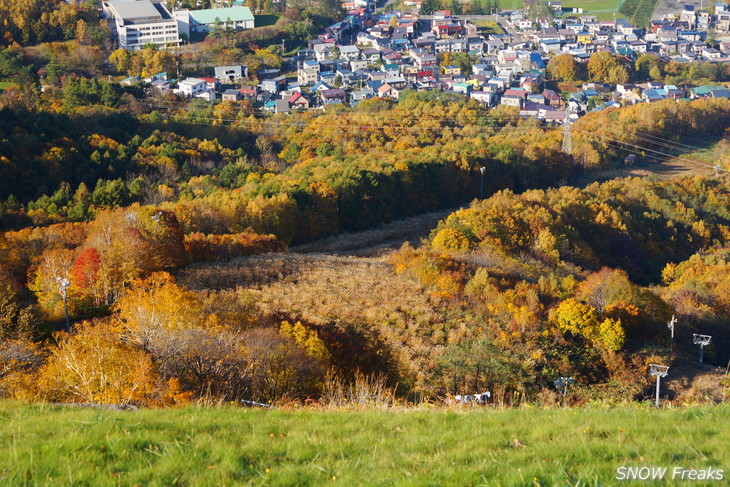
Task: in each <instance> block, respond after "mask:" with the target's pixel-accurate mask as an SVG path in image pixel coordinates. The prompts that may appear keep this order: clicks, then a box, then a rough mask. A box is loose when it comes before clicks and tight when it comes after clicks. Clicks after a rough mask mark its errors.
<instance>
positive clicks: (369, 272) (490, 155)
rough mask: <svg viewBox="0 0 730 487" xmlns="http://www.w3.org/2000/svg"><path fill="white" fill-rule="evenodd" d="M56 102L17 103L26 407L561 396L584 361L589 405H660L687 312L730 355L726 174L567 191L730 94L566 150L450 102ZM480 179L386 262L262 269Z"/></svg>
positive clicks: (5, 361)
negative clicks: (40, 402) (361, 386)
mask: <svg viewBox="0 0 730 487" xmlns="http://www.w3.org/2000/svg"><path fill="white" fill-rule="evenodd" d="M42 96H43V97H44V100H43V103H42V106H43V107H45V108H43V109H39V108H37V107H33V106H22V104H16V105H15V106H12V107H6V108H4V109H2V111H1V112H0V198H2V203H1V204H0V211H1V213H0V224H1V225H2V227H3V230H4V231H3V232H2V234H0V275H1V276H2V282H3V283H4V285H3V288H2V289H1V290H0V295H1V296H0V333H1V335H0V340H1V341H0V361H1V362H2V365H3V368H2V371H3V372H2V374H1V375H0V391H1V392H2V394H4V395H6V396H15V397H19V398H24V399H29V398H43V399H48V400H52V401H62V402H63V401H80V402H116V403H134V404H140V405H176V404H182V403H186V402H188V401H190V400H193V399H195V398H208V399H211V398H212V399H220V400H223V399H225V400H234V399H253V400H263V401H281V400H290V399H294V400H299V401H303V400H304V399H306V398H308V397H309V398H314V399H321V398H323V397H327V394H328V391H329V392H331V391H332V387H334V385H336V384H340V385H342V384H345V383H348V381H352V380H354V379H355V378H356V377H358V376H360V375H359V374H373V375H369V377H371V378H377V380H382V381H384V383H385V384H388V385H389V386H391V387H393V388H395V391H396V394H397V395H398V396H399V397H401V398H408V399H416V398H422V399H434V398H438V397H443V396H444V395H445V394H450V393H461V392H474V390H481V389H482V388H489V389H490V390H494V391H495V392H499V393H500V394H501V396H502V397H503V398H504V397H511V398H514V397H522V396H527V397H529V398H530V399H536V398H539V397H542V398H545V399H546V400H548V399H549V398H550V397H552V396H551V395H552V394H554V393H553V392H551V391H550V388H551V385H552V380H554V378H555V377H556V376H558V375H567V374H570V375H573V376H575V377H576V378H577V379H578V382H579V383H580V384H581V386H580V387H579V388H578V391H579V392H580V394H579V395H578V396H576V397H577V399H576V400H580V401H587V400H590V399H593V398H597V397H606V398H611V399H617V398H641V397H643V396H642V395H643V393H644V389H645V387H646V386H647V385H648V382H647V379H646V377H645V376H646V371H645V367H646V364H647V363H649V362H657V361H658V362H662V363H664V362H668V361H671V360H672V359H673V356H672V355H671V353H670V351H669V349H668V345H669V342H668V340H667V333H666V322H667V321H668V319H669V317H671V315H672V314H675V315H677V316H678V317H679V318H680V321H681V322H682V324H683V327H684V328H683V331H682V333H683V334H685V335H686V334H687V333H690V332H691V331H692V330H696V331H702V332H707V331H708V330H709V331H712V333H711V334H713V335H714V336H716V344H715V346H714V348H710V349H708V350H707V354H708V355H707V356H708V361H710V362H711V363H715V364H720V363H723V361H725V362H726V361H727V360H728V358H729V357H727V356H726V353H727V352H726V351H727V350H728V347H727V336H728V335H727V333H728V330H727V317H728V313H730V307H729V305H728V302H727V301H728V295H729V294H728V291H729V290H728V289H727V283H728V282H730V279H728V276H727V269H728V265H729V264H728V250H727V249H728V248H729V247H730V245H729V244H728V239H730V214H729V213H728V208H730V205H728V203H730V201H728V186H727V182H723V181H722V180H717V179H703V178H699V177H698V178H695V179H683V180H677V181H655V180H648V179H620V180H613V181H608V182H605V183H602V184H598V183H596V184H593V185H589V186H587V187H585V188H583V189H578V188H575V187H571V186H567V185H565V183H569V182H570V181H571V179H572V178H573V177H575V176H577V175H580V174H584V173H586V172H590V171H594V170H600V169H603V168H607V167H612V166H615V165H616V164H618V163H620V162H617V161H623V158H624V157H625V156H626V155H627V154H629V153H635V152H636V151H635V150H634V147H633V146H635V145H640V146H642V147H645V148H647V147H648V148H651V147H659V148H662V147H663V146H662V145H661V144H662V142H661V141H662V140H666V139H669V140H679V139H678V138H679V137H681V136H692V137H699V136H714V137H718V136H723V135H724V131H725V129H726V128H727V124H728V120H730V116H729V115H730V113H728V112H729V111H730V102H728V101H727V100H697V101H693V102H688V101H682V102H679V103H677V102H675V101H667V102H660V103H654V104H644V105H640V106H636V107H629V108H625V109H619V110H607V111H604V112H598V113H595V114H590V115H588V116H586V117H583V118H582V119H581V120H580V121H579V122H578V123H576V124H575V125H574V142H573V153H572V154H564V153H562V152H561V151H560V147H561V143H562V130H560V129H557V128H551V127H547V126H542V125H539V124H538V123H536V122H534V121H526V120H521V119H519V118H518V117H517V113H516V112H513V111H511V110H509V109H504V108H500V109H495V110H486V109H484V108H483V107H481V106H479V105H477V104H476V103H475V102H473V101H469V100H466V99H464V98H461V97H455V96H450V95H443V94H436V93H407V92H406V93H403V94H402V95H401V98H400V100H399V101H397V102H395V101H392V100H383V99H376V100H371V101H366V102H363V103H361V104H360V105H359V107H358V108H357V109H353V110H350V109H344V108H335V109H333V110H328V111H326V112H323V113H317V114H314V113H311V112H308V113H303V114H294V115H291V116H288V117H284V116H280V115H274V116H262V115H261V114H258V113H256V112H255V110H253V109H251V108H250V107H246V105H245V103H241V104H236V105H234V104H230V103H226V102H223V103H220V104H218V105H215V106H211V105H207V104H201V103H199V102H198V101H192V102H189V103H180V102H177V101H173V100H169V99H160V100H158V101H157V102H156V103H157V105H156V106H154V107H149V106H147V107H146V106H140V105H138V104H135V101H134V100H135V98H134V95H133V94H132V93H130V92H124V91H123V90H121V88H119V87H117V86H116V85H110V84H107V83H105V82H103V81H85V80H82V79H79V80H78V81H76V82H72V83H66V84H65V85H64V87H63V88H62V89H60V90H53V89H50V90H48V91H47V92H46V93H44V94H43V95H42ZM647 136H652V137H654V139H651V138H649V137H647ZM640 157H641V156H640ZM480 168H484V180H483V187H482V184H481V183H482V180H481V173H480ZM561 184H562V185H563V186H561V187H558V186H560V185H561ZM556 187H557V188H556ZM549 188H553V189H549ZM482 191H483V193H484V195H485V196H487V197H486V198H485V199H483V200H475V201H474V202H473V203H472V204H471V206H470V207H469V208H466V209H462V210H459V211H457V212H455V213H454V214H452V215H451V216H449V217H448V218H447V219H445V220H444V221H443V222H442V223H441V224H440V225H439V226H438V228H437V229H435V230H434V232H433V234H432V235H431V237H430V238H429V239H428V240H427V241H426V242H425V243H424V245H423V246H420V247H413V246H405V247H403V248H402V249H401V250H400V251H398V252H395V253H393V254H392V255H391V256H390V257H389V258H388V260H387V261H384V260H379V259H373V260H372V261H365V262H360V263H356V264H355V263H351V262H348V261H347V259H344V260H338V259H333V260H331V261H330V260H326V259H325V261H324V263H317V262H313V261H307V260H306V259H305V260H298V259H297V258H293V259H290V258H288V257H277V254H274V255H272V256H257V257H250V256H252V255H254V254H261V253H281V252H284V251H285V250H286V249H287V247H288V246H290V245H293V244H300V243H305V242H312V241H316V240H317V239H321V238H323V237H327V236H331V235H337V234H340V233H342V232H351V231H356V230H360V229H364V228H369V227H373V226H376V225H379V224H382V223H383V222H387V221H392V220H396V219H399V218H403V217H406V216H410V215H416V214H420V213H424V212H427V211H432V210H435V209H440V208H452V207H455V206H458V205H464V204H467V203H468V202H469V201H472V200H473V199H474V198H476V197H478V196H479V194H480V192H482ZM490 195H491V196H490ZM281 255H286V254H281ZM247 257H248V258H247ZM232 259H234V260H232ZM236 259H238V260H236ZM66 309H68V313H69V315H70V319H71V321H72V322H73V332H72V333H65V332H60V333H57V334H55V335H53V338H51V331H52V330H53V329H58V328H60V327H63V325H62V323H63V321H64V316H65V313H66ZM685 338H686V336H685ZM723 344H724V345H723ZM90 357H96V359H95V360H90ZM360 377H362V376H360ZM373 380H375V379H373Z"/></svg>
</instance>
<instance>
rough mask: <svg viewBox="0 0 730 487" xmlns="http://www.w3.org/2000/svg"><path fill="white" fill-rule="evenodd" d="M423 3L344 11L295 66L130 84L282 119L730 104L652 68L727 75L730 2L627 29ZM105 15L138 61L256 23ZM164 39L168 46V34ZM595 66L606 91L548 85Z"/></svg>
mask: <svg viewBox="0 0 730 487" xmlns="http://www.w3.org/2000/svg"><path fill="white" fill-rule="evenodd" d="M421 3H422V2H419V1H415V0H414V1H411V2H405V4H404V5H406V6H410V9H409V10H407V11H404V12H401V11H387V12H384V11H383V9H380V10H376V5H375V3H374V2H372V1H365V0H358V1H356V2H347V3H343V4H342V7H343V8H344V9H347V15H346V17H345V18H344V19H343V20H342V21H340V22H337V23H335V24H333V25H330V26H328V27H326V28H325V29H324V31H323V32H321V33H319V34H318V35H317V36H316V37H314V38H312V39H309V40H308V42H307V44H308V45H307V48H305V49H298V50H297V51H296V52H295V53H294V55H293V56H291V57H289V58H286V59H284V63H283V64H282V66H281V67H280V68H274V67H267V66H261V68H260V69H258V70H257V71H256V72H251V73H250V72H249V71H248V69H247V66H245V65H240V64H239V65H230V66H215V67H214V68H213V69H210V72H209V73H207V74H208V76H196V77H182V78H179V79H175V76H173V73H158V74H155V75H153V76H150V77H148V78H145V79H144V80H142V79H140V78H139V77H132V78H126V79H123V80H121V83H122V84H126V85H131V84H134V83H139V82H144V83H147V84H150V85H151V86H152V87H153V88H155V89H156V90H159V91H160V92H161V93H163V94H165V93H170V92H172V93H174V94H176V95H178V96H180V97H183V98H185V97H188V98H189V97H199V98H203V99H206V100H208V101H210V102H216V101H228V102H235V101H240V100H243V99H250V100H252V102H253V103H254V105H255V106H257V107H260V108H261V109H263V110H264V111H270V112H275V113H290V112H292V111H295V110H298V111H301V110H308V109H321V108H325V107H327V106H329V105H333V104H345V105H349V106H356V105H357V104H358V103H359V102H360V101H362V100H367V99H371V98H375V97H380V98H392V99H398V95H399V93H401V92H402V91H403V90H418V91H439V92H452V93H460V94H462V95H464V96H466V97H470V98H473V99H474V100H476V101H478V102H479V103H481V104H484V105H485V106H487V107H496V106H498V105H505V106H508V107H516V108H518V109H519V114H520V116H521V117H533V118H537V119H539V120H541V121H543V122H546V123H563V122H564V121H565V120H566V119H568V120H575V119H577V118H578V117H580V116H582V115H583V114H585V113H586V112H589V111H593V110H603V109H605V108H611V107H619V106H626V105H633V104H636V103H651V102H655V101H659V100H663V99H667V98H669V99H683V98H687V99H696V98H728V97H730V91H728V89H727V88H725V87H724V86H722V85H715V86H707V85H705V86H697V87H692V86H687V85H682V86H676V85H674V84H665V83H664V82H663V81H662V80H661V78H662V75H661V73H660V72H659V73H658V72H656V71H655V72H651V69H650V68H651V67H655V66H656V65H657V64H658V63H666V64H669V65H670V66H680V67H681V66H682V65H686V64H687V63H698V62H701V63H706V64H707V65H708V66H710V68H708V69H712V68H713V67H716V66H720V69H724V67H723V66H724V64H723V63H727V62H728V61H730V7H729V6H728V5H727V4H724V3H718V4H716V5H715V6H714V8H713V12H714V13H713V14H712V15H710V13H709V11H708V10H699V9H698V10H695V8H694V7H693V6H692V5H685V6H683V8H682V10H681V11H678V12H675V13H671V14H666V15H664V16H663V18H662V19H659V20H652V21H651V23H650V25H649V26H647V27H637V26H635V25H631V24H630V23H629V21H628V20H627V19H615V20H600V21H599V20H598V19H597V17H596V16H595V15H590V14H582V13H580V12H578V11H579V10H582V9H572V8H571V9H567V10H568V12H567V13H566V12H565V9H563V8H562V3H561V2H556V1H551V2H545V3H542V2H539V1H530V0H527V1H525V2H524V8H523V9H522V10H519V11H509V12H497V11H496V9H493V10H495V12H494V14H493V15H472V16H469V15H455V14H454V13H452V12H451V11H449V10H437V11H434V12H433V13H432V14H431V15H419V13H418V11H419V8H420V7H421ZM103 7H104V15H105V17H106V18H107V19H108V20H109V22H110V26H112V32H113V33H114V34H115V38H116V39H117V41H118V43H119V46H120V47H121V48H124V49H130V50H133V49H140V48H141V47H143V46H145V45H150V44H154V45H156V46H158V47H160V48H164V47H170V46H177V45H179V44H181V43H182V42H183V40H188V39H190V38H191V37H190V36H191V34H194V33H196V32H197V33H210V32H211V31H216V30H220V29H221V28H230V29H234V30H245V29H251V28H252V27H253V23H254V16H253V15H252V14H251V11H250V9H249V8H248V7H245V6H243V5H242V2H240V1H239V2H233V6H230V7H228V6H221V7H220V8H214V9H208V10H188V9H181V10H172V11H168V10H167V7H166V5H165V4H164V3H156V2H152V1H151V0H136V1H114V2H109V3H104V4H103ZM377 12H379V13H377ZM480 25H488V26H490V27H486V28H484V27H479V26H480ZM163 29H164V36H162V35H161V34H160V35H158V34H157V32H160V33H162V32H163ZM484 30H489V33H487V34H485V33H483V32H484ZM725 38H727V40H722V39H725ZM170 48H171V49H173V50H174V49H175V48H174V47H170ZM601 53H605V54H601ZM639 58H642V60H643V61H644V64H645V65H646V66H647V67H649V69H645V71H646V73H645V76H646V78H645V79H641V80H636V81H635V82H629V81H630V79H629V74H628V73H627V71H626V69H625V68H623V66H622V64H627V63H628V64H631V65H633V64H636V62H637V60H638V59H639ZM591 59H595V60H596V61H595V64H596V65H597V67H596V68H595V70H596V71H597V72H596V74H593V73H590V77H591V78H598V79H597V80H596V81H594V82H586V83H583V84H582V85H580V86H574V85H573V86H570V88H573V90H572V91H561V90H558V89H549V88H547V87H546V83H545V81H546V79H552V80H561V79H562V80H563V81H568V82H570V81H572V80H574V79H578V78H579V75H578V71H579V70H580V69H581V68H583V69H585V67H586V66H588V65H589V62H590V60H591ZM551 61H552V62H553V64H554V67H553V66H552V65H551ZM561 61H562V62H561ZM600 63H603V64H604V66H598V65H599V64H600ZM705 67H707V66H705ZM561 69H562V70H563V71H561ZM588 69H590V66H588ZM566 70H567V72H565V71H566ZM601 72H602V73H601ZM294 75H296V76H294ZM252 79H254V80H258V83H255V84H252V83H251V80H252ZM583 79H586V78H585V76H584V77H583Z"/></svg>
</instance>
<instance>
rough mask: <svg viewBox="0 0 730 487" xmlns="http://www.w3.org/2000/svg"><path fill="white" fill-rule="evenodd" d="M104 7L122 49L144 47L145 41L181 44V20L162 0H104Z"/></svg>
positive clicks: (158, 44) (159, 43) (155, 43)
mask: <svg viewBox="0 0 730 487" xmlns="http://www.w3.org/2000/svg"><path fill="white" fill-rule="evenodd" d="M102 9H103V11H104V15H105V17H106V18H107V19H108V21H109V27H111V29H112V32H113V33H114V35H115V37H116V39H117V40H118V41H119V46H120V47H121V48H123V49H128V50H130V51H132V50H136V49H142V48H143V47H144V45H145V44H154V45H156V46H159V47H164V46H168V45H174V46H177V45H179V44H180V35H179V30H178V21H177V20H176V19H175V18H174V17H173V16H172V14H170V12H169V11H168V10H167V8H165V5H164V4H163V3H161V2H159V1H152V0H126V1H125V0H116V1H111V2H103V3H102Z"/></svg>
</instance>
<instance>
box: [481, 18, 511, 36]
mask: <svg viewBox="0 0 730 487" xmlns="http://www.w3.org/2000/svg"><path fill="white" fill-rule="evenodd" d="M474 24H475V25H476V26H477V30H478V31H479V33H480V34H482V35H486V34H504V29H503V28H502V26H501V25H499V24H498V23H497V22H494V21H492V20H479V21H477V22H474Z"/></svg>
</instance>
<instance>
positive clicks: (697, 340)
mask: <svg viewBox="0 0 730 487" xmlns="http://www.w3.org/2000/svg"><path fill="white" fill-rule="evenodd" d="M692 337H693V338H692V342H693V343H694V344H695V345H699V346H700V369H701V368H702V356H703V355H704V352H705V345H709V344H710V341H711V340H712V336H711V335H698V334H696V333H694V334H692Z"/></svg>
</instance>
